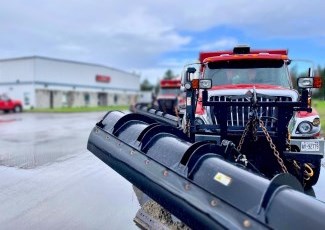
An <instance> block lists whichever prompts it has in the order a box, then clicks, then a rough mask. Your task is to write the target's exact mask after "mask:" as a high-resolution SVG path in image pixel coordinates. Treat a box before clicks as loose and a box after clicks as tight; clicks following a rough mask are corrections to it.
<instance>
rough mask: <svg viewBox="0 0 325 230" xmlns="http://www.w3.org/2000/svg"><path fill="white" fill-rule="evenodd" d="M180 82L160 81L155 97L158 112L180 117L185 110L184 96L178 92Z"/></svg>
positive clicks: (173, 80) (175, 80)
mask: <svg viewBox="0 0 325 230" xmlns="http://www.w3.org/2000/svg"><path fill="white" fill-rule="evenodd" d="M180 87H181V80H180V79H170V80H166V79H164V80H161V81H160V86H159V92H158V95H157V99H156V100H157V106H158V109H159V110H160V111H163V112H165V113H168V114H172V115H176V116H182V115H183V113H184V109H185V98H184V96H185V95H182V92H181V90H180Z"/></svg>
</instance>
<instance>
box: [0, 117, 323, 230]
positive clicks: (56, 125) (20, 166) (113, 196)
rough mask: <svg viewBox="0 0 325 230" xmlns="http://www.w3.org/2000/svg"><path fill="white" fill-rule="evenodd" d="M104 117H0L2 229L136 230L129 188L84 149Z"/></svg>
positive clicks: (135, 207) (318, 189)
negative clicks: (95, 127)
mask: <svg viewBox="0 0 325 230" xmlns="http://www.w3.org/2000/svg"><path fill="white" fill-rule="evenodd" d="M104 115H105V112H95V113H73V114H46V113H44V114H42V113H39V114H33V113H21V114H0V204H1V205H0V229H138V227H136V225H135V224H134V222H133V219H134V217H135V215H136V213H137V211H138V210H139V208H140V205H139V202H138V200H137V197H136V195H135V193H134V190H133V188H132V185H131V184H130V183H129V182H128V181H127V180H125V179H124V178H122V177H121V176H120V175H118V174H117V173H116V172H115V171H113V170H112V169H111V168H109V167H108V166H107V165H105V164H104V163H103V162H101V161H100V160H99V159H98V158H96V157H95V156H94V155H93V154H92V153H90V152H89V151H88V150H87V149H86V146H87V140H88V136H89V134H90V131H91V129H92V128H93V127H94V125H95V123H96V122H98V121H99V120H100V119H101V118H102V117H103V116H104ZM322 165H323V166H322V169H321V176H320V179H319V182H318V183H317V185H316V186H314V188H313V191H311V192H312V193H313V192H314V193H315V195H316V199H319V200H321V201H323V202H324V201H325V175H324V174H325V172H324V171H325V162H324V160H323V161H322Z"/></svg>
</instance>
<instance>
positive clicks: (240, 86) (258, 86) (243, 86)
mask: <svg viewBox="0 0 325 230" xmlns="http://www.w3.org/2000/svg"><path fill="white" fill-rule="evenodd" d="M254 86H255V88H256V89H282V90H283V89H285V90H287V88H284V87H281V86H278V85H266V84H236V85H218V86H213V87H212V88H211V89H210V90H219V89H252V88H253V87H254Z"/></svg>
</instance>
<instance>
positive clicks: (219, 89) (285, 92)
mask: <svg viewBox="0 0 325 230" xmlns="http://www.w3.org/2000/svg"><path fill="white" fill-rule="evenodd" d="M254 88H255V90H256V92H257V93H260V94H265V95H269V96H285V97H291V98H292V101H297V100H298V96H299V95H298V92H297V91H296V90H294V89H289V88H284V87H281V86H277V85H266V84H237V85H218V86H213V87H212V88H211V89H209V90H208V95H209V97H210V96H234V95H245V94H246V93H247V92H248V91H250V92H252V91H253V89H254Z"/></svg>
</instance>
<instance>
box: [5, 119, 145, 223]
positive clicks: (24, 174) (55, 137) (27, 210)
mask: <svg viewBox="0 0 325 230" xmlns="http://www.w3.org/2000/svg"><path fill="white" fill-rule="evenodd" d="M104 114H105V113H78V114H31V113H22V114H0V229H138V227H136V225H135V224H134V222H133V218H134V217H135V215H136V212H137V211H138V210H139V208H140V206H139V203H138V200H137V198H136V195H135V193H134V190H133V188H132V185H131V184H130V183H129V182H128V181H126V180H125V179H124V178H122V177H121V176H120V175H119V174H117V173H116V172H115V171H113V170H112V169H111V168H109V167H108V166H107V165H106V164H104V163H102V162H101V161H100V160H99V159H98V158H97V157H95V156H94V155H93V154H92V153H90V152H89V151H88V150H87V149H86V148H87V140H88V136H89V133H90V131H91V129H92V128H93V127H94V125H95V123H96V122H97V121H98V120H100V118H101V117H102V116H103V115H104Z"/></svg>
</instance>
